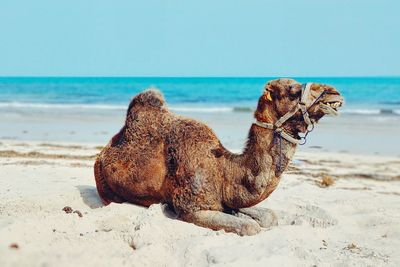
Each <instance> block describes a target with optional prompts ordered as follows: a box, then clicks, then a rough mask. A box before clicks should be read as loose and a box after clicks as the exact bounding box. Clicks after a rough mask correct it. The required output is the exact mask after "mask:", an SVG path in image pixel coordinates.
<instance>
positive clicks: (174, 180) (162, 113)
mask: <svg viewBox="0 0 400 267" xmlns="http://www.w3.org/2000/svg"><path fill="white" fill-rule="evenodd" d="M343 101H344V99H343V98H342V97H341V95H340V94H339V92H338V91H337V90H336V89H335V88H334V87H332V86H329V85H324V84H317V83H307V84H303V85H302V84H300V83H298V82H297V81H295V80H293V79H286V78H285V79H277V80H272V81H269V82H268V83H267V84H266V86H265V88H264V90H263V93H262V95H261V97H260V98H259V100H258V105H257V108H256V110H255V112H254V118H255V121H254V123H253V124H252V125H251V127H250V130H249V134H248V139H247V143H246V146H245V148H244V150H243V152H242V153H240V154H235V153H231V152H230V151H228V150H227V149H226V148H225V147H224V146H223V145H222V144H221V142H220V141H219V139H218V138H217V136H216V134H215V133H214V132H213V131H212V130H211V129H210V128H209V127H208V126H207V125H205V124H204V123H202V122H199V121H196V120H193V119H190V118H185V117H182V116H179V115H176V114H174V113H172V112H170V111H169V110H168V108H167V106H166V103H165V100H164V97H163V95H162V94H161V93H160V92H159V91H158V90H154V89H150V90H146V91H144V92H142V93H140V94H138V95H136V96H135V97H134V98H133V99H132V101H131V102H130V104H129V107H128V110H127V114H126V120H125V125H124V126H123V127H122V129H121V130H120V131H119V132H118V133H117V134H116V135H115V136H114V137H113V138H112V139H111V140H110V142H109V143H108V144H107V146H106V147H104V149H103V150H102V151H101V153H100V154H99V155H98V157H97V159H96V162H95V165H94V173H95V179H96V186H97V190H98V193H99V196H100V198H101V199H102V201H103V203H104V204H105V205H108V204H110V203H111V202H116V203H122V202H130V203H133V204H138V205H142V206H146V207H148V206H150V205H152V204H154V203H166V204H167V205H168V206H169V207H171V209H172V210H173V211H174V212H175V213H176V214H177V217H178V218H179V219H181V220H183V221H186V222H190V223H194V224H196V225H198V226H202V227H207V228H210V229H213V230H221V229H223V230H225V231H226V232H234V233H237V234H239V235H254V234H256V233H258V232H260V230H261V227H262V228H269V227H271V226H273V225H276V223H277V218H276V216H275V214H274V213H273V211H271V210H269V209H262V208H257V207H253V206H254V205H256V204H258V203H260V202H261V201H263V200H265V199H266V198H267V197H268V196H269V195H270V194H271V193H272V192H273V191H274V190H275V189H276V188H277V186H278V183H279V181H280V179H281V176H282V173H283V172H284V170H285V169H286V167H287V166H288V164H289V161H290V160H291V158H292V157H293V154H294V152H295V150H296V147H297V145H298V144H299V143H300V142H301V141H302V138H301V137H300V134H301V133H308V132H309V131H311V130H312V128H313V127H314V124H315V123H317V122H318V120H319V119H321V118H322V117H323V116H324V115H326V114H337V109H338V108H339V107H340V106H341V105H342V103H343ZM303 139H304V137H303Z"/></svg>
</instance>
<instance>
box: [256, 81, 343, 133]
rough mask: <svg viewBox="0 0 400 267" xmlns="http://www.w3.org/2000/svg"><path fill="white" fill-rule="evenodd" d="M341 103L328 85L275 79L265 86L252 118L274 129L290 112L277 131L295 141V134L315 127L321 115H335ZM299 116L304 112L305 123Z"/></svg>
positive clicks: (334, 91) (335, 91)
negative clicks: (311, 126) (283, 132)
mask: <svg viewBox="0 0 400 267" xmlns="http://www.w3.org/2000/svg"><path fill="white" fill-rule="evenodd" d="M307 87H308V88H307ZM343 102H344V99H343V97H342V96H341V95H340V93H339V92H338V91H337V90H336V89H335V88H334V87H332V86H329V85H325V84H318V83H312V84H311V83H310V84H301V83H298V82H297V81H295V80H293V79H277V80H273V81H270V82H268V83H267V84H266V85H265V89H264V92H263V95H262V96H261V97H260V99H259V101H258V106H257V109H256V111H255V118H256V119H257V121H259V122H263V123H267V124H273V125H274V126H275V127H276V123H277V124H279V120H280V119H281V118H282V117H283V116H285V115H286V114H288V113H294V114H292V116H290V117H289V118H288V119H287V120H284V119H283V120H284V122H283V123H282V125H281V128H282V129H283V130H284V131H286V132H287V133H289V134H290V135H291V136H293V137H294V138H296V139H299V135H298V134H299V133H305V132H306V131H307V128H308V127H310V125H309V124H315V123H316V122H318V121H319V120H320V119H321V118H322V117H323V116H325V115H337V114H338V108H339V107H341V106H342V105H343ZM301 103H303V106H302V107H301V105H302V104H301ZM303 111H304V112H303ZM305 111H307V112H305ZM303 113H308V114H306V116H307V117H308V118H309V120H308V118H306V116H303ZM281 121H282V119H281ZM278 126H279V125H278Z"/></svg>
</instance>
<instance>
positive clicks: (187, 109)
mask: <svg viewBox="0 0 400 267" xmlns="http://www.w3.org/2000/svg"><path fill="white" fill-rule="evenodd" d="M127 107H128V105H117V104H68V103H27V102H0V108H14V109H21V108H32V109H44V110H46V109H72V110H76V109H82V110H126V109H127ZM168 107H169V109H170V110H172V111H175V112H184V113H221V112H222V113H227V112H246V113H247V112H254V109H253V108H251V107H246V106H233V107H229V106H203V107H202V106H179V105H176V106H175V105H172V106H168ZM340 113H343V114H350V115H400V109H384V108H383V109H379V108H375V109H343V110H341V111H340Z"/></svg>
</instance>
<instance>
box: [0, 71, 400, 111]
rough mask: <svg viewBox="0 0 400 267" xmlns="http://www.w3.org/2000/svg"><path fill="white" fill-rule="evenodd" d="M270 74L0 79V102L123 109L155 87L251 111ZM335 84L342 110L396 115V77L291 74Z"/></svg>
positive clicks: (190, 100) (207, 106) (179, 101)
mask: <svg viewBox="0 0 400 267" xmlns="http://www.w3.org/2000/svg"><path fill="white" fill-rule="evenodd" d="M271 79H274V78H271V77H260V78H56V77H52V78H45V77H43V78H14V77H10V78H7V77H3V78H0V107H3V108H7V107H10V108H23V107H24V108H37V109H46V110H47V109H49V110H51V109H60V108H75V109H104V110H105V109H125V108H126V107H127V104H128V103H129V100H130V99H131V98H132V97H133V96H134V95H135V94H137V93H139V92H140V91H142V90H144V89H146V88H148V87H157V88H159V89H160V90H161V91H162V92H163V93H164V95H165V97H166V99H167V102H168V103H169V105H170V107H171V108H172V109H176V110H177V111H193V112H210V113H212V112H232V111H251V110H252V109H253V108H254V107H255V105H256V101H257V99H258V97H259V96H260V93H261V91H262V89H263V86H264V84H265V83H266V82H267V81H269V80H271ZM295 79H296V80H298V81H299V82H318V83H326V84H330V85H333V86H335V87H336V88H337V89H338V90H339V91H340V92H341V93H342V95H343V96H344V97H345V99H346V105H345V108H344V109H343V112H344V113H356V114H365V115H371V114H375V115H379V114H381V115H400V77H391V78H383V77H382V78H340V77H338V78H312V77H310V78H295Z"/></svg>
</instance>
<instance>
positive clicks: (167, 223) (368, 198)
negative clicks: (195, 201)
mask: <svg viewBox="0 0 400 267" xmlns="http://www.w3.org/2000/svg"><path fill="white" fill-rule="evenodd" d="M0 142H1V151H0V169H1V172H0V195H1V199H2V201H1V203H0V237H1V238H0V266H267V265H272V266H276V265H278V264H279V265H282V266H294V265H296V266H315V265H316V266H321V265H323V266H324V265H330V266H398V265H399V264H400V254H399V253H398V247H400V228H399V225H400V158H399V157H396V156H376V155H362V156H361V155H357V154H349V153H325V152H298V153H296V156H295V159H294V160H293V162H292V164H291V165H290V168H289V170H288V171H287V172H286V173H285V174H284V175H283V178H282V180H281V183H280V185H279V187H278V189H277V190H276V191H275V192H274V193H273V194H272V195H271V196H270V197H269V198H268V199H267V200H265V201H264V202H262V203H260V204H259V206H261V207H268V208H270V209H273V210H274V211H275V212H276V213H277V215H278V224H279V225H278V226H276V227H273V228H272V229H269V230H267V229H264V230H263V231H262V232H261V233H260V234H258V235H255V236H249V237H240V236H238V235H236V234H232V233H225V232H223V231H212V230H209V229H205V228H201V227H198V226H195V225H193V224H190V223H185V222H182V221H179V220H177V219H176V217H175V215H174V213H173V212H171V211H170V210H168V209H167V208H166V207H164V206H163V205H161V204H157V205H152V206H151V207H150V208H143V207H140V206H136V205H131V204H111V205H109V206H106V207H105V206H103V205H102V204H101V202H100V199H99V197H98V194H97V191H96V187H95V182H94V178H93V169H92V165H93V162H94V158H95V155H96V154H97V153H98V152H99V149H100V148H101V144H98V143H92V144H90V143H65V142H64V143H63V142H46V143H43V142H38V141H36V142H34V141H29V142H21V141H10V140H1V141H0ZM332 181H333V184H331V182H332Z"/></svg>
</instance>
